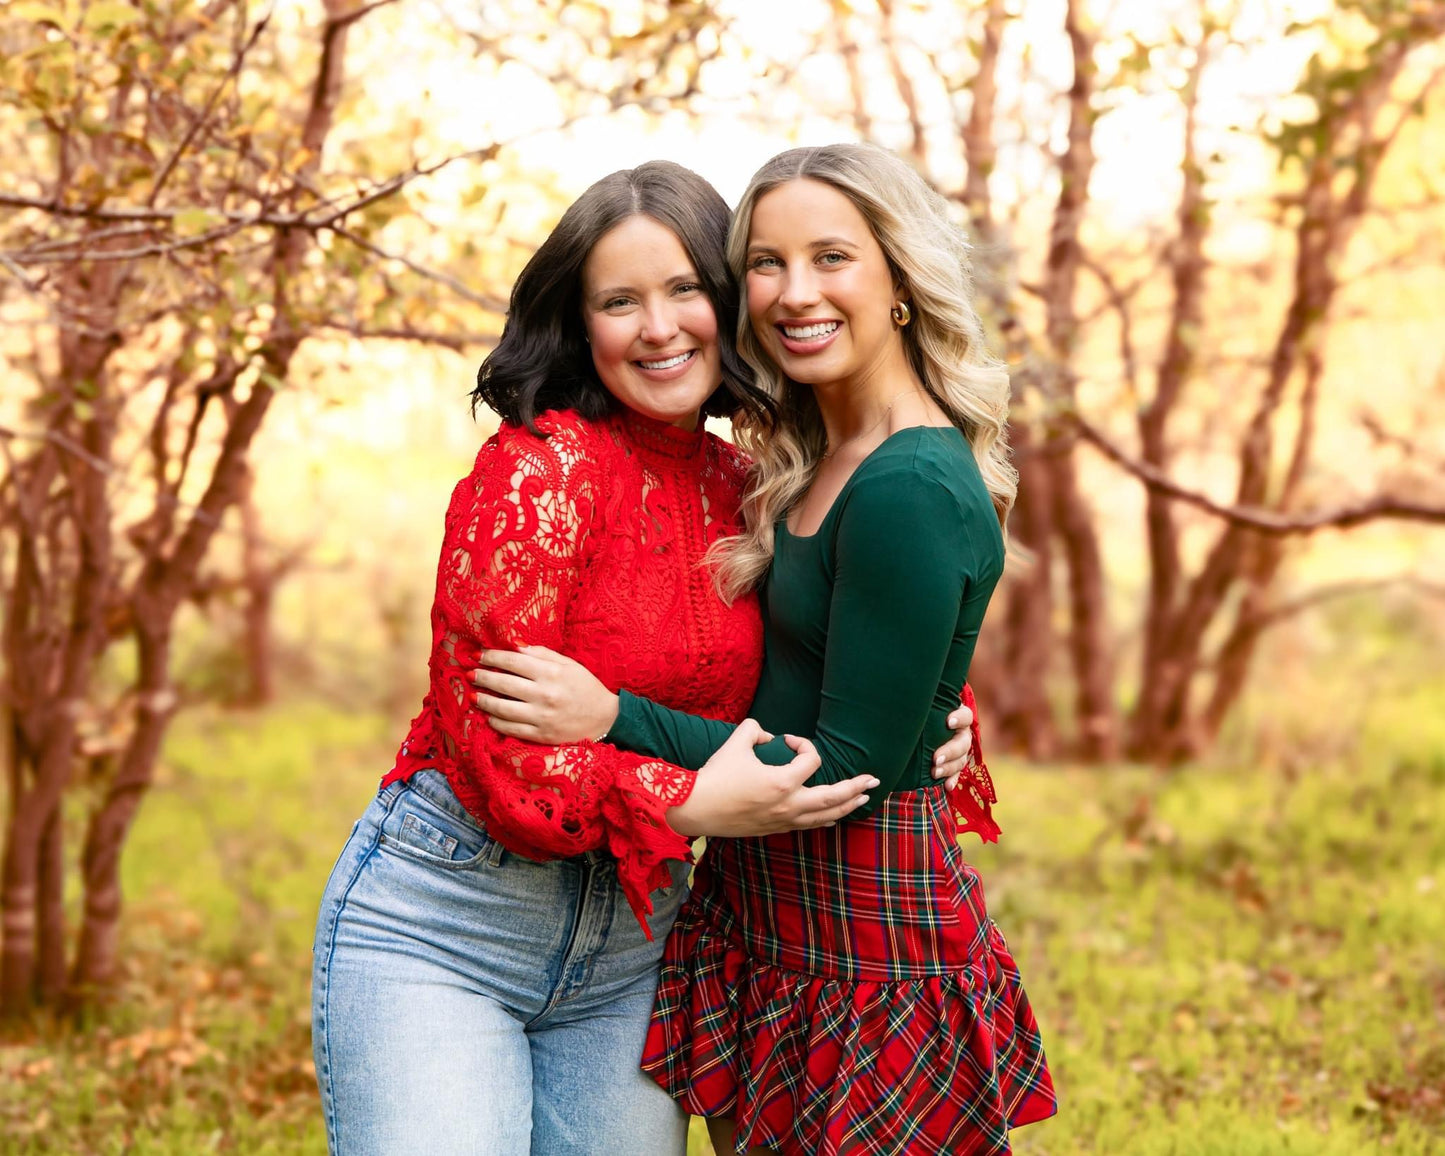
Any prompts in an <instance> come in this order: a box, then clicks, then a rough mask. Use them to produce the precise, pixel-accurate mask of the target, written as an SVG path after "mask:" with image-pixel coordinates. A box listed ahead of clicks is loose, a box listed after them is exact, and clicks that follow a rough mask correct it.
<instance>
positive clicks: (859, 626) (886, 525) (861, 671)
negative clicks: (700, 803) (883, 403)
mask: <svg viewBox="0 0 1445 1156" xmlns="http://www.w3.org/2000/svg"><path fill="white" fill-rule="evenodd" d="M846 500H847V503H848V504H847V505H846V506H845V507H844V508H843V510H842V512H841V517H840V519H839V523H838V537H837V543H836V547H835V554H834V574H833V597H832V601H831V603H830V608H829V617H828V640H827V648H826V651H825V653H824V658H823V692H822V700H821V703H820V705H819V711H818V726H817V730H816V732H815V733H814V735H813V742H814V744H815V745H816V746H817V748H818V754H819V755H820V756H821V757H822V760H823V765H822V767H821V769H819V771H818V773H817V774H816V775H814V776H813V778H812V780H810V781H811V783H813V784H814V785H816V784H820V783H836V782H839V781H841V780H843V779H848V778H852V777H853V776H854V775H861V774H863V773H865V772H868V773H871V774H873V775H875V776H876V777H877V778H878V780H879V782H880V786H879V787H878V789H877V790H875V791H873V792H872V793H871V798H870V801H869V804H868V805H867V806H865V807H863V808H860V809H859V810H858V811H856V812H854V814H855V815H859V816H861V815H865V814H867V813H868V812H869V811H871V810H873V809H874V808H875V807H876V806H877V805H878V804H879V803H880V802H882V800H883V797H884V796H885V795H886V794H887V793H888V792H890V791H892V790H895V789H896V788H898V787H899V786H900V785H903V783H904V779H905V777H906V776H907V775H908V774H909V772H910V771H911V770H913V769H914V768H913V764H914V762H915V761H916V758H917V751H918V745H919V740H920V739H921V737H922V735H923V728H924V724H925V723H926V722H927V720H928V714H929V711H930V710H931V708H932V706H933V699H934V695H935V693H936V692H937V690H938V686H939V682H940V680H941V679H942V676H943V670H944V664H945V662H946V661H947V659H948V653H949V649H950V647H951V646H952V644H953V638H954V632H955V630H956V629H957V627H958V617H959V608H960V606H961V605H962V601H963V595H964V590H965V587H966V584H967V581H968V578H967V575H968V572H969V570H970V569H971V567H970V559H971V549H970V546H969V541H968V535H967V527H966V525H965V521H964V514H963V511H962V510H961V509H960V506H959V503H958V500H957V499H956V498H955V496H954V495H953V494H952V493H951V492H950V491H949V490H948V489H947V488H946V487H945V486H944V485H943V484H942V483H941V482H940V481H938V480H936V479H932V478H928V477H924V476H920V474H918V473H916V472H914V471H913V470H892V471H889V472H887V473H883V474H878V475H873V476H870V477H868V478H863V479H859V481H858V482H857V483H856V484H855V485H854V487H853V489H852V491H851V492H850V493H849V494H847V495H846Z"/></svg>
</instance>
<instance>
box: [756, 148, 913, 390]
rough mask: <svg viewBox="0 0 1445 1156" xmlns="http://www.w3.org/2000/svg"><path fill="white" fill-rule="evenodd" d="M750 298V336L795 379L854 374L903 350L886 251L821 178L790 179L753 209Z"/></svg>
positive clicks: (863, 372)
mask: <svg viewBox="0 0 1445 1156" xmlns="http://www.w3.org/2000/svg"><path fill="white" fill-rule="evenodd" d="M747 295H748V315H749V317H750V319H751V320H752V325H753V332H754V333H755V334H756V335H757V338H758V340H759V341H760V342H761V343H762V346H763V348H764V349H765V350H766V351H767V353H768V354H769V356H771V357H772V359H773V360H774V361H776V362H777V363H778V366H779V368H781V369H782V371H783V372H784V373H785V374H787V376H788V377H790V378H792V379H793V380H794V381H798V382H803V383H805V384H809V385H816V384H820V383H824V382H832V381H846V380H857V379H860V378H863V377H866V376H867V375H868V374H869V372H870V370H874V369H878V368H879V367H881V366H883V365H884V364H885V362H886V361H887V360H888V358H889V357H890V356H892V355H896V354H897V353H898V352H900V351H901V339H900V338H899V337H898V334H897V330H896V329H895V328H894V327H893V321H892V319H891V317H890V316H889V313H890V311H891V310H892V308H893V303H894V301H896V300H897V299H898V288H897V286H895V284H894V282H893V274H892V272H891V271H890V270H889V268H888V261H887V259H886V258H885V257H884V256H883V250H882V248H881V247H880V246H879V244H878V241H877V240H876V238H874V236H873V230H872V229H870V228H869V227H868V222H867V221H866V220H865V219H864V217H863V214H862V213H860V212H859V211H858V210H857V208H855V207H854V205H853V202H852V201H850V200H849V199H848V198H847V197H846V196H844V195H843V194H842V193H840V192H839V191H838V190H837V189H835V188H833V187H832V186H831V185H826V184H823V183H822V182H821V181H815V180H810V179H809V178H807V177H800V178H798V179H797V180H792V181H788V182H787V183H786V184H782V185H779V186H778V187H777V188H775V189H772V190H771V191H769V192H767V193H764V194H763V195H762V196H761V197H759V198H758V200H757V202H756V203H755V204H754V205H753V215H752V221H751V223H750V226H749V229H748V256H747Z"/></svg>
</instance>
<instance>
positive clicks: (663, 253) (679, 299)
mask: <svg viewBox="0 0 1445 1156" xmlns="http://www.w3.org/2000/svg"><path fill="white" fill-rule="evenodd" d="M582 319H583V322H584V324H585V325H586V327H587V340H588V341H589V342H591V344H592V364H593V365H595V366H596V367H597V376H598V377H599V378H601V379H602V384H603V385H604V386H606V387H607V392H608V393H610V394H612V396H613V397H615V398H616V399H617V400H618V401H620V402H621V403H622V404H623V405H625V406H627V407H628V408H629V409H632V410H635V411H637V412H638V413H640V414H643V415H645V416H647V417H650V418H655V419H657V420H659V421H666V422H670V423H672V424H673V425H678V426H682V427H684V428H686V429H695V428H696V427H697V420H698V411H699V410H700V409H701V408H702V403H703V402H704V401H706V400H707V399H708V397H709V396H710V395H711V394H712V392H713V391H714V390H715V389H717V387H718V385H719V384H720V383H721V381H722V358H721V355H720V353H719V351H718V340H717V316H716V315H715V314H714V313H713V308H712V302H711V301H709V300H708V297H707V294H706V293H705V292H703V288H702V282H701V280H700V279H699V278H698V275H697V270H696V269H694V268H693V265H692V261H691V260H689V259H688V255H687V250H686V249H684V248H683V247H682V242H681V241H679V240H678V239H677V236H676V234H674V233H673V231H672V230H671V229H669V228H668V227H667V226H666V225H662V224H659V223H658V222H657V221H654V220H653V219H652V218H651V217H645V216H642V215H640V214H639V215H637V216H633V217H628V218H627V220H625V221H623V222H622V223H620V224H618V225H614V226H613V227H612V228H611V229H609V230H608V231H607V232H606V233H604V234H603V235H602V237H601V239H599V240H598V242H597V243H596V244H595V245H593V246H592V252H591V253H589V254H588V255H587V260H586V262H585V263H584V264H583V266H582Z"/></svg>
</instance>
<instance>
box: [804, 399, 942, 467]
mask: <svg viewBox="0 0 1445 1156" xmlns="http://www.w3.org/2000/svg"><path fill="white" fill-rule="evenodd" d="M921 392H922V390H918V389H901V390H899V391H898V392H897V393H895V394H894V395H893V396H892V397H891V398H890V399H889V400H888V405H887V406H886V407H885V408H884V410H883V416H882V417H880V418H879V419H878V420H877V421H875V422H874V423H873V424H872V425H870V426H869V427H868V428H867V429H865V430H863V431H862V432H861V433H855V434H851V435H849V436H848V437H845V438H844V439H843V440H842V441H840V442H839V443H838V444H837V445H836V446H830V447H829V448H828V449H826V450H824V451H823V456H822V457H820V458H819V459H818V464H819V465H821V464H822V463H823V462H826V461H827V460H828V459H829V458H831V457H832V456H833V455H834V454H835V453H837V452H838V451H839V450H841V449H842V448H843V447H844V446H846V445H847V444H848V443H849V442H856V441H857V440H858V439H859V438H866V437H867V436H868V435H869V434H871V433H872V432H873V431H874V430H876V429H877V428H878V427H879V426H880V425H882V424H883V423H884V422H885V421H887V420H888V415H889V414H890V413H892V412H893V407H894V405H895V404H897V402H898V399H899V398H900V397H902V396H904V395H905V394H909V393H921Z"/></svg>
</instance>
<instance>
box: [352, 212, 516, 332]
mask: <svg viewBox="0 0 1445 1156" xmlns="http://www.w3.org/2000/svg"><path fill="white" fill-rule="evenodd" d="M330 228H331V231H332V232H333V233H335V234H336V235H337V236H338V237H345V238H346V239H347V240H348V241H350V242H351V243H352V244H353V245H355V246H356V247H357V248H359V249H365V250H366V251H367V252H368V253H371V254H373V255H374V256H377V257H382V258H384V259H385V260H387V261H396V262H399V263H400V264H402V265H405V266H406V267H407V268H408V269H410V270H411V271H412V272H413V273H416V274H418V275H420V276H422V277H425V278H426V279H427V280H429V281H435V282H437V283H438V284H440V285H445V286H446V287H447V288H448V289H450V290H451V291H452V292H453V293H455V294H456V295H457V296H458V297H462V298H465V299H466V300H467V301H470V302H471V303H472V304H473V305H480V306H481V307H482V308H483V309H490V310H491V311H492V312H493V313H505V312H506V311H507V302H506V301H504V300H503V299H502V298H500V297H492V296H490V295H488V294H486V293H478V292H477V291H476V290H475V289H472V288H470V287H469V286H467V285H465V284H463V283H462V282H461V281H458V280H457V279H456V278H455V277H453V276H452V275H451V274H450V273H443V272H442V271H441V270H440V269H433V268H432V267H431V266H429V265H423V264H422V263H421V262H420V261H414V260H412V259H411V258H410V257H407V256H405V255H403V254H401V253H394V252H392V251H391V250H389V249H383V248H382V247H381V246H380V245H378V244H376V243H374V242H372V241H368V240H367V239H366V238H365V237H360V236H358V235H357V234H355V233H353V232H352V231H351V230H350V229H346V228H343V227H342V226H340V225H332V226H331V227H330Z"/></svg>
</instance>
